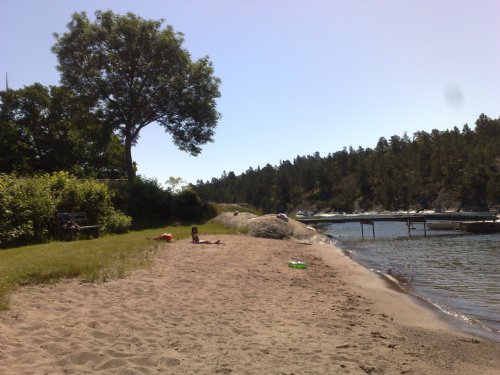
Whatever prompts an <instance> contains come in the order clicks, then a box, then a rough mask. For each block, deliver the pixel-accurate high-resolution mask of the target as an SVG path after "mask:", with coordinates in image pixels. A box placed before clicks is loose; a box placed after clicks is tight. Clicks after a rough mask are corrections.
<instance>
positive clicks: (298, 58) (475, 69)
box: [0, 0, 500, 183]
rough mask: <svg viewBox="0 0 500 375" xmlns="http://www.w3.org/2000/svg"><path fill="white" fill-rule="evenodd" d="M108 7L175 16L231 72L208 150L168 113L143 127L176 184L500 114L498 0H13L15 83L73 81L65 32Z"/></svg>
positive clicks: (9, 36)
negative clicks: (177, 133)
mask: <svg viewBox="0 0 500 375" xmlns="http://www.w3.org/2000/svg"><path fill="white" fill-rule="evenodd" d="M106 9H111V10H112V11H114V12H115V13H119V14H124V13H126V12H128V11H130V12H133V13H135V14H137V15H139V16H141V17H143V18H146V19H161V18H163V19H164V20H165V24H168V25H172V26H173V27H174V29H175V30H176V31H179V32H182V33H184V35H185V44H184V47H185V48H187V49H188V50H189V51H190V52H191V54H192V58H193V59H197V58H200V57H202V56H205V55H208V56H209V57H210V59H211V60H212V62H213V64H214V68H215V75H216V76H218V77H219V78H220V79H221V80H222V85H221V93H222V96H221V98H220V99H219V100H218V110H219V112H221V114H222V119H221V120H220V122H219V125H218V127H217V129H216V134H215V137H214V142H213V143H209V144H207V145H205V146H204V147H203V152H202V153H201V154H200V155H199V156H197V157H193V156H189V155H188V154H186V153H184V152H181V151H179V150H177V149H176V147H175V145H173V143H172V142H171V138H170V136H169V135H168V134H165V133H164V131H163V129H162V128H160V127H158V126H156V125H154V124H152V125H149V126H148V127H146V128H145V129H143V130H142V132H141V138H140V140H139V142H138V145H137V146H136V147H135V148H134V149H133V150H132V157H133V159H134V160H135V161H136V162H137V163H138V173H139V174H141V175H143V176H145V177H148V178H156V179H157V180H158V181H159V182H162V183H163V182H164V181H166V180H167V179H168V178H169V177H170V176H175V177H181V178H182V179H184V180H185V181H187V182H192V183H195V182H196V181H197V180H199V179H201V180H204V181H206V180H210V179H211V178H212V177H220V176H221V174H222V173H223V172H224V171H226V172H229V171H233V172H235V173H236V174H240V173H242V172H244V171H246V170H247V169H248V168H250V167H252V168H254V169H255V168H257V167H258V166H260V167H263V166H265V165H266V164H267V163H269V164H271V165H277V164H279V162H280V160H293V159H294V158H295V157H296V156H298V155H311V154H313V153H314V152H316V151H318V152H319V153H320V154H321V155H322V156H326V155H327V154H328V153H333V152H336V151H339V150H341V149H342V148H343V147H344V146H345V147H349V146H353V147H354V148H355V149H356V148H358V146H361V147H363V148H368V147H370V148H374V147H375V146H376V143H377V141H378V139H379V137H382V136H384V137H386V138H389V137H390V136H392V135H400V136H402V135H403V133H404V132H407V134H408V135H409V136H410V137H411V136H412V135H413V133H414V132H416V131H419V130H425V131H431V130H432V129H439V130H445V129H451V128H453V127H454V126H457V127H458V128H459V129H462V126H463V125H464V124H465V123H467V124H469V126H471V127H473V126H474V122H475V120H476V119H477V118H478V117H479V115H480V114H481V113H484V114H486V115H487V116H489V117H492V118H498V117H499V116H500V105H499V104H500V27H499V25H500V1H496V0H495V1H493V0H492V1H486V0H474V1H471V0H461V1H444V0H443V1H439V0H433V1H427V0H422V1H404V0H380V1H375V0H374V1H368V0H366V1H356V0H341V1H334V0H329V1H326V0H325V1H323V0H286V1H285V0H267V1H265V0H248V1H243V0H170V1H169V0H142V1H137V0H135V1H128V0H112V1H111V0H99V1H93V0H85V1H76V0H36V1H35V0H0V51H1V52H0V73H1V75H2V77H4V76H5V73H6V72H8V80H9V87H10V88H13V89H18V88H22V87H24V86H27V85H31V84H33V83H35V82H40V83H42V84H44V85H57V84H59V74H58V72H57V71H56V69H55V67H56V65H57V61H56V58H55V56H54V54H53V53H52V52H51V51H50V48H51V46H52V45H53V44H54V41H55V40H54V38H53V36H52V34H53V33H54V32H57V33H64V32H65V31H66V30H67V27H66V25H67V23H68V22H69V21H70V18H71V14H72V13H73V12H77V11H78V12H79V11H86V12H87V13H88V15H89V17H90V18H91V19H93V18H94V12H95V11H96V10H106ZM1 81H2V89H3V87H4V82H3V81H4V79H2V80H1Z"/></svg>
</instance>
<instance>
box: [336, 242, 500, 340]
mask: <svg viewBox="0 0 500 375" xmlns="http://www.w3.org/2000/svg"><path fill="white" fill-rule="evenodd" d="M337 242H338V243H337ZM337 242H336V243H331V245H332V246H333V247H334V248H336V249H338V250H339V251H340V252H341V253H342V255H344V256H346V257H347V258H349V259H350V260H352V261H353V262H355V263H356V264H358V265H359V266H360V267H362V268H364V269H366V270H368V271H370V272H371V273H373V274H374V275H377V276H378V277H379V278H380V279H381V280H382V281H383V282H385V284H386V286H387V287H388V288H390V289H393V290H395V291H398V292H400V293H402V294H404V295H407V296H409V297H410V298H411V300H412V301H413V303H415V304H417V305H419V306H421V307H423V308H425V309H427V310H430V311H432V312H433V313H434V314H435V315H436V318H437V319H439V320H441V321H442V322H444V323H445V324H447V325H449V328H450V329H451V330H453V331H455V332H457V333H464V334H467V335H472V336H474V337H476V338H478V339H487V340H490V341H493V342H497V343H500V334H499V333H497V332H494V331H492V330H491V329H490V328H488V327H487V326H485V325H484V324H483V323H482V322H481V321H479V320H475V319H473V318H471V317H467V316H465V315H463V314H462V313H460V312H452V311H447V310H445V309H444V308H443V307H441V306H439V305H438V304H436V303H433V302H431V301H429V300H427V299H425V298H424V297H422V296H420V295H418V294H416V293H412V292H411V291H410V290H408V289H407V288H404V287H403V286H402V285H401V284H400V282H399V280H397V278H394V277H393V276H391V275H390V274H387V273H384V272H382V271H381V270H375V269H370V268H368V267H366V266H365V265H363V264H362V263H359V262H357V261H356V260H355V259H354V258H353V257H352V254H351V252H350V251H349V250H347V249H345V248H343V247H342V242H341V241H337Z"/></svg>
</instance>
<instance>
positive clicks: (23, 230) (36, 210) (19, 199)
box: [0, 174, 56, 247]
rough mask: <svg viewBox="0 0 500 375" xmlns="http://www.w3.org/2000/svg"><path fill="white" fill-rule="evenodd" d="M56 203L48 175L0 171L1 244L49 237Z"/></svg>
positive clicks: (21, 242)
mask: <svg viewBox="0 0 500 375" xmlns="http://www.w3.org/2000/svg"><path fill="white" fill-rule="evenodd" d="M55 207H56V206H55V201H54V200H53V199H52V195H51V190H50V185H49V184H47V176H41V177H34V178H18V177H16V176H15V175H5V174H2V175H0V246H2V247H4V246H5V245H8V244H10V245H13V244H15V245H21V244H26V243H30V242H40V241H42V240H44V239H46V238H47V237H48V234H49V228H50V224H51V223H52V220H53V216H54V210H55Z"/></svg>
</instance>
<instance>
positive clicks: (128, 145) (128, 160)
mask: <svg viewBox="0 0 500 375" xmlns="http://www.w3.org/2000/svg"><path fill="white" fill-rule="evenodd" d="M125 169H126V170H127V180H128V183H129V184H131V183H132V181H133V180H134V177H135V171H134V165H133V162H132V140H131V137H130V135H127V136H126V137H125Z"/></svg>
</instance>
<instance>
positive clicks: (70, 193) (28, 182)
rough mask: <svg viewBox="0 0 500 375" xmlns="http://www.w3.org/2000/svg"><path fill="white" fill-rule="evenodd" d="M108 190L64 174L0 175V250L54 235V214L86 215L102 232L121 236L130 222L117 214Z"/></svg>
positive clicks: (102, 186) (100, 183)
mask: <svg viewBox="0 0 500 375" xmlns="http://www.w3.org/2000/svg"><path fill="white" fill-rule="evenodd" d="M112 198H113V194H112V192H111V191H110V189H109V188H108V186H107V185H106V184H104V183H102V182H100V181H97V180H79V179H77V178H76V177H74V176H72V175H71V174H69V173H66V172H58V173H54V174H51V175H49V174H44V175H41V176H35V177H30V178H20V177H17V176H16V175H6V174H1V175H0V247H9V246H10V247H11V246H17V245H24V244H30V243H40V242H43V241H45V240H47V239H49V238H50V237H51V236H52V237H54V236H55V234H56V230H55V229H56V224H55V215H56V213H57V212H76V211H83V212H86V213H87V217H88V219H89V222H92V223H103V228H102V230H103V231H113V232H121V233H122V232H125V231H127V230H128V229H129V228H130V222H131V218H129V217H127V216H126V215H125V214H123V213H121V212H119V211H117V210H116V209H115V208H114V207H113V204H112Z"/></svg>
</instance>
